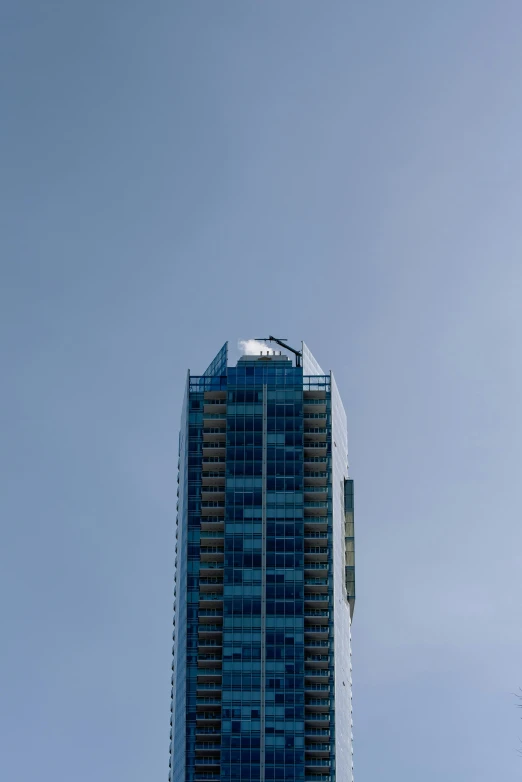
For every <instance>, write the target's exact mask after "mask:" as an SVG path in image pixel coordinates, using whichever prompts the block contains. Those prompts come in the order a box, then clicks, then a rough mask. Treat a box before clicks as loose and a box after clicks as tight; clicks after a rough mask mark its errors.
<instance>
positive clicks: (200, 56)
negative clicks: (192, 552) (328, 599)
mask: <svg viewBox="0 0 522 782" xmlns="http://www.w3.org/2000/svg"><path fill="white" fill-rule="evenodd" d="M0 80H1V106H2V109H1V120H0V133H1V147H0V149H1V151H0V171H1V178H0V188H1V210H0V215H1V217H0V220H1V226H0V243H1V248H0V249H1V255H0V259H1V260H0V262H1V266H2V278H1V279H2V285H1V290H0V319H1V330H0V334H1V337H0V339H1V346H0V347H1V355H2V368H3V382H2V386H1V397H2V403H1V406H0V410H1V416H2V422H1V425H2V426H1V432H2V439H1V442H2V449H1V476H2V477H1V484H2V485H1V491H0V503H1V505H0V511H1V520H2V545H1V555H0V556H1V559H2V562H1V564H0V586H1V591H0V594H1V596H2V629H3V633H2V639H3V641H2V645H1V651H0V664H1V669H2V678H3V681H2V686H1V691H2V696H1V704H2V705H1V714H0V776H1V777H2V779H5V780H6V781H7V780H8V781H9V782H27V780H28V779H30V778H32V777H33V776H36V777H37V778H38V780H39V782H62V780H63V782H70V781H71V780H73V782H93V780H96V782H114V780H125V782H143V781H144V780H147V781H148V780H165V779H166V778H167V772H168V767H167V764H168V735H169V701H170V654H171V640H170V638H171V610H172V596H171V595H172V574H173V527H174V516H175V502H176V461H177V430H178V422H179V413H180V407H181V398H182V391H183V385H184V379H185V373H186V369H187V367H190V368H191V369H192V370H193V371H195V372H197V371H200V370H203V369H204V368H205V367H206V366H207V364H208V363H209V362H210V360H211V359H212V357H213V356H214V355H215V353H216V352H217V350H218V349H219V348H220V347H221V345H222V344H223V342H224V341H225V339H230V340H231V343H232V344H233V346H235V344H236V340H237V339H238V338H241V337H243V338H246V337H257V336H263V335H264V333H280V334H281V335H282V336H285V337H288V339H289V340H290V341H291V343H292V342H293V343H298V341H299V340H301V339H305V340H306V342H307V343H308V345H309V346H310V348H311V350H312V351H313V352H314V354H315V355H316V356H317V359H318V360H319V362H320V364H321V365H322V366H323V367H324V368H325V369H330V368H331V369H333V370H334V372H335V374H336V378H337V382H338V385H339V387H340V389H341V392H342V394H343V397H344V400H345V406H346V409H347V413H348V420H349V438H350V463H351V470H352V475H353V477H354V478H355V481H356V535H357V538H356V540H357V593H358V594H357V605H356V610H355V621H354V628H353V646H354V671H353V677H354V711H355V714H354V717H355V728H354V733H355V769H356V779H357V780H358V782H381V781H382V780H386V781H387V782H419V780H422V782H440V780H444V782H464V781H465V782H468V781H469V782H491V781H492V780H494V781H495V782H496V780H502V782H511V780H513V782H514V781H515V780H519V779H520V778H522V758H519V757H518V756H517V752H516V751H517V748H518V745H519V736H522V723H521V722H520V721H519V720H518V716H519V715H518V713H517V712H516V709H515V707H514V698H513V696H512V695H511V693H512V692H513V691H515V690H516V689H517V687H518V686H519V685H522V586H521V578H520V573H521V567H520V565H521V558H522V525H521V512H520V477H519V473H520V469H521V464H522V416H521V399H522V368H521V333H522V332H521V327H522V308H521V303H520V302H521V294H522V290H521V287H522V286H521V282H522V263H521V256H522V221H521V215H522V145H521V128H522V87H521V84H522V4H521V3H520V2H518V0H512V1H509V0H490V1H486V0H473V1H472V0H441V2H438V3H427V2H418V1H416V0H409V1H407V0H395V2H390V1H389V0H379V1H377V0H367V2H364V3H361V2H359V3H355V2H348V0H339V1H337V0H331V1H330V0H328V1H327V2H318V1H317V0H313V1H312V0H264V1H263V2H261V0H258V1H257V2H256V1H254V0H221V1H217V0H207V2H203V1H202V0H181V1H179V0H178V2H172V1H171V0H169V1H167V0H149V1H148V2H143V1H142V2H138V1H137V0H112V2H109V3H107V2H101V0H91V2H88V3H86V2H80V1H79V0H50V1H49V2H46V3H42V2H36V0H25V2H24V0H4V1H3V3H2V4H1V9H0Z"/></svg>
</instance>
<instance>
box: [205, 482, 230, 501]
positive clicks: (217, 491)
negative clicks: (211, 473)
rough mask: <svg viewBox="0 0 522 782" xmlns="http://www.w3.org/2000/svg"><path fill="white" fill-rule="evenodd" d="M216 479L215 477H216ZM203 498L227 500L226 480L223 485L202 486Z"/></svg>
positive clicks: (207, 499)
mask: <svg viewBox="0 0 522 782" xmlns="http://www.w3.org/2000/svg"><path fill="white" fill-rule="evenodd" d="M214 480H215V479H214ZM201 499H202V500H206V501H212V500H222V501H223V502H224V501H225V482H224V481H223V485H222V486H202V487H201Z"/></svg>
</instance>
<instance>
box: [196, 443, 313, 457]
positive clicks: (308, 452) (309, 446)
mask: <svg viewBox="0 0 522 782" xmlns="http://www.w3.org/2000/svg"><path fill="white" fill-rule="evenodd" d="M303 448H304V460H305V462H308V461H310V457H312V458H313V457H315V456H326V454H327V452H328V443H327V442H325V441H317V442H313V443H312V442H310V443H308V442H305V444H304V446H303ZM204 450H205V443H203V451H204Z"/></svg>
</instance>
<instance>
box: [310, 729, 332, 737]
mask: <svg viewBox="0 0 522 782" xmlns="http://www.w3.org/2000/svg"><path fill="white" fill-rule="evenodd" d="M329 735H330V729H329V728H307V729H306V730H305V736H307V737H308V736H329Z"/></svg>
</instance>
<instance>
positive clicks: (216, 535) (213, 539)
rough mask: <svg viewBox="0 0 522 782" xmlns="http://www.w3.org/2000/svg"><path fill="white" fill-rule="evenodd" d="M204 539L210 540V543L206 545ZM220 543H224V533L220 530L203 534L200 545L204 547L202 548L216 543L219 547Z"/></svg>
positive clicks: (212, 530)
mask: <svg viewBox="0 0 522 782" xmlns="http://www.w3.org/2000/svg"><path fill="white" fill-rule="evenodd" d="M204 539H208V541H209V542H208V543H204V542H203V540H204ZM220 541H221V542H222V541H223V531H222V530H220V529H210V530H205V531H204V532H202V533H201V536H200V545H202V546H208V545H212V544H213V543H216V544H218V545H219V542H220Z"/></svg>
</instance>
